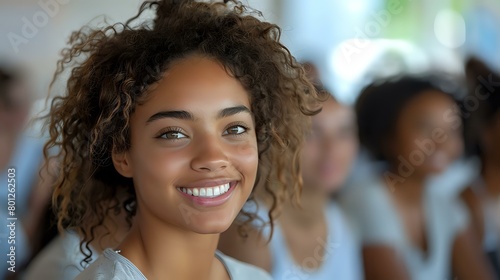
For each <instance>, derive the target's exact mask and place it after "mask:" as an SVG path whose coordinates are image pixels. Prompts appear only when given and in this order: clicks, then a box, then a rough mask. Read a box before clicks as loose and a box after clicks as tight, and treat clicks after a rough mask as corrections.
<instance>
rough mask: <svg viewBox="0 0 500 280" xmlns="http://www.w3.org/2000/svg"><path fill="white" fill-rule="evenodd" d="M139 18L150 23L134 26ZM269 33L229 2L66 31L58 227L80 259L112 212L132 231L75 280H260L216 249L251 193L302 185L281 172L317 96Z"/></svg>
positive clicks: (55, 134) (57, 120) (58, 107)
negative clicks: (68, 233)
mask: <svg viewBox="0 0 500 280" xmlns="http://www.w3.org/2000/svg"><path fill="white" fill-rule="evenodd" d="M147 10H153V12H155V13H156V17H155V18H154V20H152V21H150V20H144V21H142V22H137V21H139V20H140V19H141V15H142V14H143V12H145V11H147ZM279 35H280V29H279V28H278V27H277V26H276V25H273V24H270V23H266V22H261V21H260V20H258V19H257V18H255V17H253V16H251V15H250V14H249V13H247V8H246V7H244V6H243V5H241V4H239V3H233V2H232V1H230V3H204V2H200V3H198V2H195V1H175V0H170V1H168V0H165V1H148V2H145V3H144V4H143V5H142V7H141V10H140V13H139V15H138V16H137V17H135V18H133V19H131V20H129V21H128V22H127V23H126V24H124V25H114V26H110V27H107V28H105V29H104V30H91V29H82V30H81V31H79V32H77V33H75V34H74V35H73V36H72V39H71V42H70V43H71V44H72V46H71V47H70V48H69V49H67V50H66V51H65V52H64V57H63V59H62V60H61V62H60V64H59V70H58V72H57V75H59V74H60V73H62V72H63V71H64V69H66V68H67V67H71V66H74V68H73V69H72V70H71V75H70V77H69V80H68V83H67V94H66V95H65V96H62V97H58V98H56V99H55V101H54V103H53V104H52V113H51V119H50V121H51V122H50V127H49V129H50V136H51V139H50V141H49V143H48V145H47V148H50V147H51V146H54V145H59V146H61V155H60V156H61V162H62V166H63V170H62V171H61V176H60V178H59V181H58V183H57V185H56V188H55V192H54V197H53V200H54V202H55V204H56V207H57V210H58V217H59V227H60V228H61V229H73V230H76V231H77V232H78V234H79V235H80V236H82V238H83V241H82V244H81V249H82V252H84V253H86V254H87V255H88V257H89V258H90V257H91V252H89V250H88V248H87V245H88V244H89V242H95V241H96V238H99V237H102V236H103V234H102V232H99V233H98V230H99V229H100V227H101V225H102V224H103V221H104V220H105V218H106V217H107V216H108V215H110V214H113V215H115V216H116V214H117V213H120V212H121V211H126V213H127V218H128V221H130V222H131V228H130V230H129V232H128V233H127V235H126V236H125V238H124V240H123V242H121V243H120V244H119V245H118V246H117V247H116V248H108V249H105V250H104V251H103V254H102V256H101V257H99V258H98V259H97V260H96V261H95V262H94V263H92V264H91V265H90V266H89V267H87V268H86V269H85V270H84V271H83V272H82V274H80V275H79V276H78V277H77V279H269V276H268V275H267V274H266V273H265V272H263V271H262V270H259V269H257V268H255V267H253V266H249V265H246V264H243V263H240V262H238V261H236V260H234V259H231V258H229V257H226V256H224V255H223V254H221V253H219V252H217V251H216V248H217V243H218V241H219V235H220V233H221V232H223V231H225V230H226V229H227V228H228V227H229V226H230V225H231V223H232V222H233V220H234V218H235V217H236V215H237V214H238V213H239V212H240V210H241V208H242V206H243V204H244V203H245V202H246V201H247V200H248V199H249V197H250V196H251V194H252V192H253V191H254V186H255V188H265V189H267V190H269V191H270V192H273V190H272V189H271V188H269V187H268V184H269V182H271V181H272V182H279V184H280V185H282V188H281V189H282V191H284V192H287V193H290V194H294V193H295V192H297V191H298V190H299V189H300V184H294V185H286V184H285V181H284V179H282V178H283V176H282V175H283V173H285V172H286V174H289V173H291V174H293V175H294V176H295V177H298V172H299V170H300V166H299V164H298V162H297V161H296V160H293V159H294V158H296V154H297V153H299V148H300V146H301V143H302V135H303V133H304V131H305V129H307V115H311V114H313V113H314V112H315V110H316V106H315V103H316V99H317V94H316V92H315V90H314V88H313V87H312V85H311V84H310V83H309V82H307V79H306V78H305V75H304V71H303V69H302V68H301V67H300V65H299V64H297V63H296V62H295V60H294V58H293V57H292V56H291V55H290V53H289V52H288V50H287V49H286V48H285V47H284V46H283V45H282V44H280V43H279V41H278V39H279ZM75 64H76V65H75ZM263 166H264V167H265V166H273V167H274V168H275V171H273V172H266V173H265V174H264V172H263V171H265V170H264V169H263ZM258 174H262V176H261V177H260V179H262V180H257V178H258V177H259V176H258ZM264 175H265V176H264ZM259 183H261V184H262V185H261V184H259ZM273 194H274V195H275V197H278V196H281V193H279V192H273ZM123 196H125V197H126V199H125V202H124V203H121V201H120V199H119V198H121V197H123ZM276 202H277V201H276ZM248 215H249V216H251V213H248ZM132 217H133V219H132Z"/></svg>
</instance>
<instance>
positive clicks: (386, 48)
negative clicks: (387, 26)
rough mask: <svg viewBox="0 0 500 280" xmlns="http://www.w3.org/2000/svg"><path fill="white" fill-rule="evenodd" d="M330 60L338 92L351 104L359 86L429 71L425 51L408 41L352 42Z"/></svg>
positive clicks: (333, 54) (345, 42)
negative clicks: (392, 77) (374, 79)
mask: <svg viewBox="0 0 500 280" xmlns="http://www.w3.org/2000/svg"><path fill="white" fill-rule="evenodd" d="M329 60H330V63H331V67H332V69H333V73H334V74H335V76H336V78H337V84H336V92H335V93H336V94H337V95H338V96H337V97H338V98H339V100H341V101H343V102H345V103H348V104H350V103H353V102H354V100H355V98H356V97H357V91H358V90H359V89H360V87H362V86H364V85H365V84H366V83H368V82H371V81H369V80H368V79H370V78H373V77H377V78H383V77H389V76H393V75H396V74H400V73H408V74H411V73H419V72H423V71H425V70H428V69H429V68H430V63H429V59H428V57H427V56H426V55H425V54H424V53H423V52H422V50H420V49H419V48H417V47H416V46H415V45H413V44H411V43H410V42H408V41H404V40H392V39H373V40H363V42H360V41H359V39H349V40H346V41H343V42H341V43H340V44H339V45H338V46H337V47H336V48H335V49H334V50H333V52H332V54H331V56H330V59H329Z"/></svg>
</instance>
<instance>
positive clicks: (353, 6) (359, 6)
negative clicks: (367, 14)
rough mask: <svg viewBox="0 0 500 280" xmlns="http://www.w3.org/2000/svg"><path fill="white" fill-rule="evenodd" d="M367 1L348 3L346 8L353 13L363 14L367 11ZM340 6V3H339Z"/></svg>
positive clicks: (352, 0) (356, 0)
mask: <svg viewBox="0 0 500 280" xmlns="http://www.w3.org/2000/svg"><path fill="white" fill-rule="evenodd" d="M365 2H366V1H364V0H351V1H348V2H346V4H345V5H346V8H347V10H348V11H349V12H351V13H354V14H355V13H362V12H364V10H365V9H366V6H367V5H366V3H365ZM339 4H340V3H339Z"/></svg>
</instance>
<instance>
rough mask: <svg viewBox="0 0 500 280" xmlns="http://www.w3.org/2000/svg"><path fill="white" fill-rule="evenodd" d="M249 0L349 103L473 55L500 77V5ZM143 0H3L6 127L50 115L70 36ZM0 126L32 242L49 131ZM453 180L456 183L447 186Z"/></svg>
mask: <svg viewBox="0 0 500 280" xmlns="http://www.w3.org/2000/svg"><path fill="white" fill-rule="evenodd" d="M243 2H245V3H247V4H248V5H249V6H251V7H253V8H255V9H256V10H259V11H261V12H262V17H263V18H264V19H265V20H267V21H270V22H273V23H276V24H278V25H279V26H280V27H281V28H282V42H283V43H284V44H285V46H287V47H288V48H289V49H290V51H291V52H292V54H293V55H294V56H295V57H296V58H297V59H298V60H299V61H300V62H309V63H311V64H312V65H315V67H316V70H317V72H318V74H319V77H317V79H319V80H321V83H322V85H323V87H324V88H326V89H327V90H328V91H329V92H331V93H332V94H333V95H334V96H335V98H336V100H338V101H339V102H340V103H342V104H345V105H348V106H350V105H354V103H355V101H356V98H357V97H358V95H359V93H360V92H361V90H362V89H363V88H364V87H365V86H367V85H368V84H370V83H371V82H372V81H374V80H376V79H381V78H384V77H390V76H394V75H397V74H419V73H427V72H428V71H431V70H432V71H439V72H443V73H446V74H449V75H450V76H453V77H462V78H463V77H465V74H466V73H465V67H464V64H465V61H466V60H467V59H468V58H469V57H470V56H475V57H477V58H478V59H480V60H482V61H483V62H484V63H485V64H486V66H487V67H489V68H490V69H491V70H492V71H495V72H497V73H498V72H500V51H498V50H499V49H500V36H499V27H500V1H498V0H349V1H340V0H314V1H305V0H245V1H243ZM141 3H142V1H141V0H127V1H124V0H85V1H84V0H0V36H1V37H0V38H1V39H0V68H4V69H17V74H18V75H19V76H21V77H22V79H23V82H24V83H25V84H24V89H23V90H21V91H20V92H22V93H23V94H24V95H23V94H20V95H19V96H21V95H23V98H20V99H19V100H17V102H18V103H20V105H19V104H18V105H19V106H18V107H19V108H22V109H24V111H22V112H21V113H16V114H19V115H13V116H14V117H12V116H10V118H11V119H9V116H7V117H5V120H7V121H5V122H12V120H22V121H19V122H18V123H17V122H16V121H14V124H12V125H11V126H15V125H19V126H20V127H21V126H23V129H24V125H25V123H26V122H25V119H26V120H29V119H31V118H33V117H34V116H37V115H39V113H40V112H41V111H42V110H43V109H44V104H45V99H46V98H47V96H48V88H49V84H50V82H51V79H52V76H53V74H54V72H55V70H56V62H57V60H58V59H59V54H60V52H61V50H62V49H63V48H64V47H65V46H66V42H67V40H68V39H69V37H70V35H71V32H72V31H75V30H77V29H79V28H80V27H82V26H83V25H86V24H90V25H91V26H102V25H103V22H104V21H106V22H107V23H115V22H123V21H125V20H126V19H128V18H130V17H132V16H133V15H135V13H136V12H137V10H138V7H139V6H140V4H141ZM0 86H1V84H0ZM0 90H2V89H1V88H0ZM63 92H64V90H63V89H62V88H60V87H58V86H56V87H55V88H54V91H53V93H54V94H62V93H63ZM14 99H15V98H14ZM1 110H3V108H2V107H1V106H0V118H1V117H3V115H2V111H1ZM5 127H8V126H5ZM2 129H5V128H4V126H2V124H1V123H0V145H1V146H0V159H2V157H3V159H5V161H6V162H2V161H1V160H0V171H2V170H4V169H5V167H6V166H8V164H10V165H11V166H14V165H15V166H17V168H18V175H17V176H18V178H32V179H30V180H31V181H30V180H28V179H22V180H24V181H22V180H21V179H19V180H20V181H22V182H20V185H21V184H23V186H21V187H19V189H18V191H19V192H20V196H19V197H20V198H19V199H18V201H19V202H18V203H19V207H20V208H19V209H20V210H19V211H20V212H18V214H19V215H25V216H26V218H25V221H26V223H30V222H31V221H36V222H33V225H28V226H27V227H28V229H27V232H26V233H22V232H19V233H18V238H26V239H29V238H30V236H29V235H30V234H31V235H33V234H36V232H37V231H36V228H38V227H39V225H42V226H43V225H44V224H43V223H44V222H43V221H44V220H43V219H44V217H43V215H44V214H43V213H35V214H37V215H33V213H32V212H30V210H29V209H32V208H35V209H36V208H37V207H40V206H39V205H42V206H41V208H40V209H42V208H43V209H44V205H45V203H46V201H48V200H47V197H48V196H47V194H48V193H49V192H48V191H47V189H46V186H45V189H44V186H40V183H39V182H37V181H38V179H36V178H37V177H36V175H37V174H38V170H39V166H40V165H41V164H42V163H43V158H42V155H41V147H42V145H43V142H44V140H43V137H41V135H43V134H44V133H43V131H41V126H40V124H36V123H34V124H33V123H30V127H29V128H28V130H27V131H25V130H23V131H22V132H21V131H18V130H16V129H15V128H9V129H12V131H14V132H12V133H20V134H21V133H22V134H23V135H30V136H29V137H28V138H27V139H28V140H23V141H26V142H19V141H18V140H17V138H16V139H11V138H9V137H4V135H5V134H8V133H10V132H11V131H10V130H9V131H7V133H6V132H5V131H6V130H5V131H2ZM9 141H10V142H9ZM16 141H18V142H16ZM15 149H17V150H19V151H20V152H19V151H18V152H17V154H16V152H13V153H14V156H12V157H10V156H11V151H12V150H15ZM364 168H365V166H364V165H363V163H362V161H358V163H357V164H356V165H355V167H354V172H353V173H355V174H360V173H359V172H362V171H363V170H364ZM459 168H460V169H459V170H460V171H458V172H457V171H456V170H454V171H453V170H452V171H449V172H447V173H445V176H444V177H441V178H440V180H442V181H446V182H448V183H447V185H455V186H460V187H463V186H464V185H467V180H470V179H471V178H473V177H474V176H475V175H476V173H477V167H474V168H472V169H471V168H461V167H459ZM467 170H468V171H467ZM471 170H472V171H471ZM2 172H4V171H2ZM467 172H469V173H467ZM475 172H476V173H475ZM4 173H5V172H4ZM2 174H3V173H2ZM4 175H5V174H4ZM5 176H6V175H5ZM358 177H359V176H358ZM1 178H2V182H0V184H3V182H4V179H3V178H4V177H1ZM450 179H453V180H456V182H457V183H455V184H450V183H449V181H450ZM351 184H355V183H353V182H351ZM34 186H36V187H34ZM0 187H1V188H3V185H0ZM40 194H41V195H40ZM4 197H7V194H6V190H4V189H2V190H0V198H1V199H2V202H1V203H0V205H1V207H2V209H0V212H1V211H4V210H5V208H6V207H4V205H5V202H6V200H5V199H4ZM33 197H35V199H34V198H33ZM36 198H39V199H36ZM33 205H34V206H33ZM2 215H3V214H2ZM2 218H3V216H2ZM35 223H36V224H35ZM3 230H5V229H3ZM7 234H8V233H6V232H4V231H0V235H1V236H0V247H1V246H4V245H5V242H6V236H7ZM24 235H26V237H23V236H24ZM40 242H41V243H43V241H40ZM20 243H21V244H22V243H23V242H22V241H20ZM35 248H36V246H35ZM18 250H20V251H19V254H20V256H21V255H22V254H23V251H22V250H26V252H27V251H28V250H29V249H27V248H18ZM26 252H25V253H24V254H25V255H28V253H26ZM35 252H36V250H35ZM2 254H3V253H2ZM4 266H5V263H4V262H2V264H0V269H2V270H1V271H0V279H2V273H3V272H4V271H6V270H5V269H4Z"/></svg>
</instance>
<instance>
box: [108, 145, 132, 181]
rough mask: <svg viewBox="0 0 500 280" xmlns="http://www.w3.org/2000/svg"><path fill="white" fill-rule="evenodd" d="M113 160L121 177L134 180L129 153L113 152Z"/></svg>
mask: <svg viewBox="0 0 500 280" xmlns="http://www.w3.org/2000/svg"><path fill="white" fill-rule="evenodd" d="M111 158H112V159H113V165H114V167H115V169H116V171H118V173H120V175H122V176H123V177H126V178H132V162H131V160H130V156H129V153H128V152H126V151H125V152H116V151H113V152H112V153H111Z"/></svg>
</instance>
